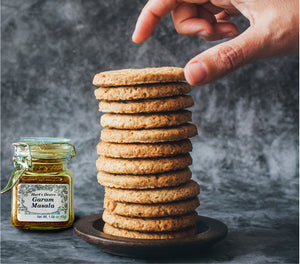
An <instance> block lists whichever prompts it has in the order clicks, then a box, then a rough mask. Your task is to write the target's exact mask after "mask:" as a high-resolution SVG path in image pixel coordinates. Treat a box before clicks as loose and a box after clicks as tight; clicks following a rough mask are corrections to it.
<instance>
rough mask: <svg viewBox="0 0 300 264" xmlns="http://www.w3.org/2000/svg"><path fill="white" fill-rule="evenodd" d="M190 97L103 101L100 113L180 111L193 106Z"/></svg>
mask: <svg viewBox="0 0 300 264" xmlns="http://www.w3.org/2000/svg"><path fill="white" fill-rule="evenodd" d="M193 104H194V101H193V98H192V97H191V96H190V95H181V96H176V97H168V98H163V99H147V100H136V101H122V102H115V101H101V102H100V103H99V111H100V112H104V113H120V114H124V113H125V114H136V113H155V112H169V111H178V110H181V109H184V108H188V107H191V106H193Z"/></svg>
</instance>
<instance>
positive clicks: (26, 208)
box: [17, 184, 70, 222]
mask: <svg viewBox="0 0 300 264" xmlns="http://www.w3.org/2000/svg"><path fill="white" fill-rule="evenodd" d="M17 195H18V198H17V203H18V212H17V218H18V220H19V221H28V222H65V221H68V220H69V199H70V197H69V185H68V184H19V185H18V193H17Z"/></svg>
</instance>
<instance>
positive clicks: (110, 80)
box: [93, 67, 185, 87]
mask: <svg viewBox="0 0 300 264" xmlns="http://www.w3.org/2000/svg"><path fill="white" fill-rule="evenodd" d="M184 80H185V77H184V70H183V68H179V67H153V68H143V69H122V70H114V71H104V72H100V73H98V74H96V75H95V76H94V79H93V84H94V85H96V86H102V87H108V86H123V85H136V84H142V83H162V82H163V83H164V82H179V81H184Z"/></svg>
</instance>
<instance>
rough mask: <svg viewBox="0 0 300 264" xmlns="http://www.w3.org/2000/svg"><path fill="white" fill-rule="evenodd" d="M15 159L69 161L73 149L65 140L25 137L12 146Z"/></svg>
mask: <svg viewBox="0 0 300 264" xmlns="http://www.w3.org/2000/svg"><path fill="white" fill-rule="evenodd" d="M13 145H14V147H15V154H14V156H15V157H24V158H30V159H71V158H73V157H74V156H75V155H76V151H75V147H74V146H73V145H72V144H71V143H70V140H69V139H66V138H49V137H46V138H44V137H26V138H22V139H21V141H20V142H18V143H14V144H13Z"/></svg>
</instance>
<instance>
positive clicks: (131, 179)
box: [97, 168, 192, 189]
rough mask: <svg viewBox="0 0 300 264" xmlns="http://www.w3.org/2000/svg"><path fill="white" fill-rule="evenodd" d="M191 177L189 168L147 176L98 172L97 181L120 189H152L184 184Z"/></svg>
mask: <svg viewBox="0 0 300 264" xmlns="http://www.w3.org/2000/svg"><path fill="white" fill-rule="evenodd" d="M191 177H192V172H191V170H190V169H189V168H185V169H183V170H177V171H170V172H165V173H161V174H149V175H132V174H130V175H128V174H112V173H107V172H104V171H99V172H98V174H97V180H98V182H99V183H100V184H102V185H104V186H108V187H113V188H121V189H153V188H161V187H170V186H178V185H180V184H183V183H186V182H187V181H188V180H189V179H191Z"/></svg>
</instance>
